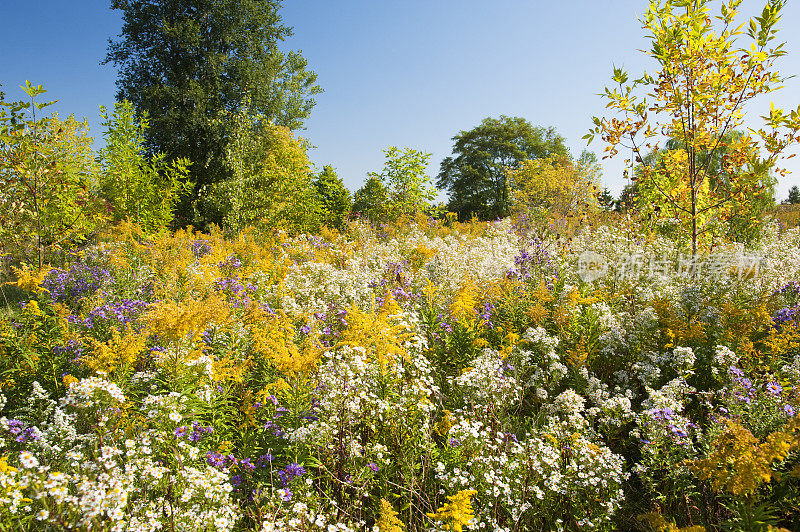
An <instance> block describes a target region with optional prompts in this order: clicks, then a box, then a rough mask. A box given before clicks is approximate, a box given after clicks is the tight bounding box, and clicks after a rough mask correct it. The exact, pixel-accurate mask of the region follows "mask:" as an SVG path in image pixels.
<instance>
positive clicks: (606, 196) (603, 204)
mask: <svg viewBox="0 0 800 532" xmlns="http://www.w3.org/2000/svg"><path fill="white" fill-rule="evenodd" d="M597 203H598V205H600V208H602V209H603V210H604V211H613V210H614V196H613V195H612V194H611V191H610V190H608V189H607V188H603V190H602V191H601V192H598V193H597Z"/></svg>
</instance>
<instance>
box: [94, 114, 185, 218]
mask: <svg viewBox="0 0 800 532" xmlns="http://www.w3.org/2000/svg"><path fill="white" fill-rule="evenodd" d="M100 116H101V117H102V118H103V120H104V122H103V125H104V126H105V127H106V128H107V131H106V132H105V133H104V137H105V139H106V147H105V148H103V149H101V150H100V153H99V157H98V162H99V164H100V179H99V180H100V190H101V193H102V195H103V197H104V198H105V199H106V200H107V201H108V202H109V203H110V205H111V213H112V218H113V220H114V221H115V222H120V221H122V220H131V221H134V222H136V224H137V225H139V226H140V227H141V228H142V229H144V230H145V231H146V232H150V233H152V232H156V231H158V230H159V229H163V228H165V227H166V226H167V225H169V223H170V222H171V221H172V217H173V209H174V208H175V205H176V203H177V202H178V199H179V196H180V195H181V194H182V193H185V192H188V191H189V189H190V187H191V185H190V183H188V181H187V177H188V174H189V170H188V167H189V165H190V164H191V163H190V162H189V161H188V159H178V160H176V161H173V162H171V163H167V162H166V161H165V156H164V154H163V153H158V154H156V155H154V156H152V157H150V158H149V159H150V160H149V161H148V157H147V156H146V154H145V148H144V139H145V134H146V132H147V128H148V122H149V121H148V119H147V113H145V114H144V116H143V117H142V119H141V120H138V121H137V120H136V118H135V117H134V116H133V105H131V103H130V102H129V101H127V100H125V101H123V102H120V103H117V104H115V105H114V111H113V113H112V114H111V115H110V116H109V114H108V112H107V111H106V109H105V108H104V107H101V108H100Z"/></svg>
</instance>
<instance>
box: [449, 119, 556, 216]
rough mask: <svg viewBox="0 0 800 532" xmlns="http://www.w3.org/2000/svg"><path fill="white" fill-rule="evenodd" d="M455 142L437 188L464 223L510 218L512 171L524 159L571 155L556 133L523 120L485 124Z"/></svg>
mask: <svg viewBox="0 0 800 532" xmlns="http://www.w3.org/2000/svg"><path fill="white" fill-rule="evenodd" d="M452 140H453V141H454V145H453V155H452V156H451V157H447V158H445V159H444V160H443V161H442V164H441V167H440V171H439V176H438V180H437V183H436V186H438V187H439V188H440V189H446V190H447V191H448V193H449V196H450V202H449V205H448V209H450V210H451V211H453V212H456V213H458V216H459V218H460V219H462V220H463V219H467V218H471V217H472V216H473V215H475V216H478V217H479V218H481V219H484V220H487V219H494V218H498V217H503V216H507V215H508V214H509V212H510V211H509V206H510V201H509V187H508V184H507V182H506V176H507V171H508V169H509V168H511V169H513V168H516V167H517V166H519V164H520V163H521V162H522V161H524V160H526V159H536V158H539V157H547V156H549V155H567V154H568V151H567V148H566V147H565V145H564V139H563V138H562V137H561V136H559V135H558V134H557V133H556V131H555V129H553V128H547V129H544V128H540V127H533V126H532V125H531V124H530V122H528V121H527V120H525V119H523V118H519V117H507V116H500V118H486V119H484V120H483V121H482V122H481V123H480V125H478V126H476V127H474V128H473V129H471V130H469V131H461V132H460V133H459V134H458V135H456V136H455V137H453V139H452Z"/></svg>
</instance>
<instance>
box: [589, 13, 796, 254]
mask: <svg viewBox="0 0 800 532" xmlns="http://www.w3.org/2000/svg"><path fill="white" fill-rule="evenodd" d="M712 4H718V10H716V9H715V11H717V12H716V13H712V11H711V7H712ZM740 4H741V0H721V1H719V2H716V1H713V2H712V0H657V1H653V2H650V4H649V6H648V9H647V12H646V13H645V15H644V16H643V17H642V18H641V19H640V20H641V22H642V27H643V28H644V30H645V31H646V32H647V34H648V38H649V40H650V41H651V48H650V50H649V51H648V52H647V54H648V55H649V56H650V57H651V58H652V59H654V60H655V61H656V64H657V68H658V70H657V72H656V73H655V75H653V74H648V73H644V74H643V75H642V76H641V77H640V78H638V79H635V80H633V81H629V78H628V74H627V73H626V72H625V71H624V70H623V69H621V68H614V71H613V75H612V80H613V85H612V86H611V87H607V88H606V90H605V93H604V96H605V98H606V99H607V100H608V104H607V107H608V108H610V109H613V110H614V111H616V112H617V114H618V116H616V117H612V118H605V117H604V118H599V117H594V119H593V121H594V127H593V128H592V129H590V131H589V134H588V135H586V137H585V138H587V139H589V140H590V141H591V139H592V138H593V137H594V136H595V135H599V136H600V137H601V138H602V139H603V140H604V141H605V142H606V143H607V147H606V152H607V153H608V156H612V155H614V154H615V153H616V152H617V151H618V149H619V147H620V146H621V147H623V148H625V149H630V150H632V151H633V152H634V154H635V156H636V159H637V160H638V161H641V160H643V159H644V156H645V154H647V153H648V152H651V151H655V152H658V151H659V150H660V148H661V146H663V145H664V141H665V140H667V139H675V140H677V147H676V148H674V149H669V148H668V149H667V151H666V152H665V153H663V154H659V158H658V164H657V165H655V166H652V167H650V166H643V167H642V170H643V172H642V174H641V175H639V176H635V179H636V180H637V181H638V182H639V185H640V188H641V192H642V193H643V194H647V191H648V190H652V191H654V194H655V195H657V197H658V206H659V207H660V208H661V211H662V213H664V215H668V216H670V217H673V218H677V219H678V220H679V221H680V225H681V229H682V232H683V234H685V235H686V238H687V242H689V245H690V247H691V250H692V254H693V255H694V254H696V253H697V251H698V245H701V246H702V245H710V243H712V242H713V237H714V236H715V235H718V234H719V229H720V228H722V227H724V225H723V224H721V222H724V221H725V220H728V219H730V218H731V216H733V215H734V214H735V213H737V212H741V211H742V210H749V209H750V206H751V205H752V204H753V203H760V202H764V201H765V196H766V195H768V194H769V192H770V191H769V187H767V186H766V184H765V182H764V176H769V175H770V174H769V172H770V170H773V172H774V173H776V174H782V173H783V171H782V170H780V169H775V165H776V163H777V161H778V159H779V158H780V157H781V156H782V155H781V154H782V152H783V151H784V150H785V148H786V147H787V146H788V145H789V144H791V143H793V142H797V141H798V140H800V135H799V134H798V133H799V132H800V108H798V109H797V111H791V112H789V113H785V112H784V111H782V110H781V109H778V108H775V107H772V108H771V109H770V110H769V112H768V113H767V115H766V116H765V117H764V118H765V124H764V127H762V128H760V129H758V130H757V131H756V130H749V131H748V132H747V133H745V134H743V135H741V136H740V137H738V138H735V139H732V141H731V142H730V143H728V145H727V146H724V144H725V138H726V135H727V134H728V133H729V132H731V131H733V130H735V129H738V128H740V127H741V126H742V125H743V123H744V119H745V113H744V107H745V106H746V105H747V103H748V102H749V101H751V100H752V99H753V98H755V97H757V96H759V95H761V94H766V93H769V92H772V91H774V90H776V89H778V88H779V87H780V86H781V85H782V83H783V80H784V78H783V77H782V76H780V75H779V73H778V72H777V70H775V62H776V61H777V59H778V58H780V57H781V56H782V55H784V54H785V51H784V50H783V44H776V43H774V38H775V34H776V33H777V26H776V25H777V23H778V21H779V20H780V13H781V9H782V8H783V6H784V4H785V2H784V1H783V0H767V1H766V2H765V5H764V8H763V9H762V11H761V15H760V16H756V17H753V18H751V19H750V20H749V23H746V24H740V23H739V21H738V18H739V17H738V15H739V9H738V8H739V5H740ZM745 27H746V29H743V28H745ZM745 34H746V36H747V37H748V38H747V39H746V40H747V41H748V42H747V43H746V44H745V45H744V46H742V45H741V44H740V42H741V39H744V37H745ZM723 151H724V152H725V153H724V155H723V156H722V157H721V164H720V166H719V170H717V171H716V172H715V171H714V169H713V166H712V162H713V161H714V160H715V157H716V154H717V153H719V152H723ZM752 221H754V222H755V221H756V220H752Z"/></svg>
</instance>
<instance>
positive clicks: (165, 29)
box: [105, 0, 321, 223]
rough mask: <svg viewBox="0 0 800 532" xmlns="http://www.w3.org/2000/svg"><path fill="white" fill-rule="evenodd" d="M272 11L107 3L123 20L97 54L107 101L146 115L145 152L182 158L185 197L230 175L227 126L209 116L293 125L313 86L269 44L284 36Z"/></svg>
mask: <svg viewBox="0 0 800 532" xmlns="http://www.w3.org/2000/svg"><path fill="white" fill-rule="evenodd" d="M280 7H281V2H280V1H279V0H253V1H247V2H241V1H239V0H208V1H204V2H196V1H189V0H112V2H111V8H112V9H116V10H119V11H121V12H122V19H123V27H122V33H121V39H120V40H117V41H111V42H110V43H109V47H108V54H107V56H106V59H105V62H106V63H114V64H115V65H116V66H118V67H119V69H120V70H119V74H118V80H117V86H118V88H119V92H118V93H117V99H118V100H123V99H127V100H129V101H131V103H132V104H133V107H134V109H135V110H136V114H137V115H139V116H141V115H142V114H143V113H144V112H148V113H149V116H150V127H149V129H148V130H147V132H146V140H147V146H148V148H149V150H150V152H151V153H156V152H163V153H164V154H165V156H166V159H167V160H176V159H179V158H184V157H185V158H187V159H189V160H190V161H192V163H193V166H192V174H193V178H194V180H195V182H196V184H195V197H196V195H197V194H198V193H199V191H200V189H202V187H203V186H207V185H211V184H213V183H216V182H219V181H223V180H225V179H227V178H228V177H230V175H231V173H230V167H229V165H226V163H225V159H226V153H227V146H228V143H229V142H230V139H231V138H232V134H233V127H234V126H233V125H232V124H230V123H228V122H227V121H225V120H217V119H218V118H220V116H221V113H222V112H223V111H233V112H238V111H240V110H242V109H245V108H247V109H248V112H249V113H250V114H251V115H253V116H255V115H257V114H263V115H265V116H267V117H268V118H269V119H270V120H272V121H274V123H275V124H276V125H280V126H284V127H287V128H289V129H296V128H298V127H300V126H301V125H302V123H303V121H304V120H305V119H306V118H308V116H309V114H310V112H311V109H312V108H313V106H314V103H315V102H314V99H313V96H314V95H316V94H318V93H320V92H321V89H320V88H319V87H318V86H317V85H316V84H315V82H316V74H314V73H313V72H311V71H309V70H308V69H307V62H306V60H305V59H304V58H303V56H302V55H301V54H300V53H299V52H288V53H284V52H282V51H281V50H280V49H279V46H280V44H281V42H282V41H283V40H284V39H286V38H287V37H289V36H290V35H291V34H292V30H291V28H289V27H287V26H285V25H283V24H282V23H281V18H280V15H279V13H278V11H279V9H280ZM245 95H247V96H249V101H247V100H248V99H247V98H246V97H245ZM179 211H180V213H179V215H180V218H179V220H178V221H179V222H180V223H190V222H192V221H193V220H192V217H193V216H195V214H192V212H191V201H190V198H187V200H185V201H182V202H181V206H180V209H179ZM200 214H201V215H204V214H206V213H200ZM207 221H208V220H207V219H205V218H203V217H202V216H201V219H200V220H195V222H200V223H205V222H207Z"/></svg>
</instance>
